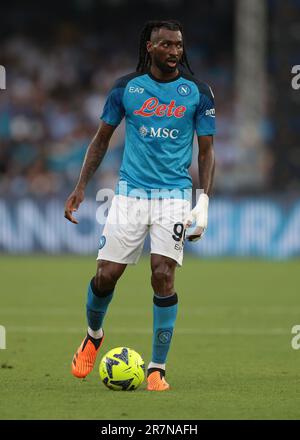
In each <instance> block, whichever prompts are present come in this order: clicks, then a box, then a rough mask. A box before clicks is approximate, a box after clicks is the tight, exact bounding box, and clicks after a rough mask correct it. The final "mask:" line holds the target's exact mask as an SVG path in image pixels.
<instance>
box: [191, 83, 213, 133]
mask: <svg viewBox="0 0 300 440" xmlns="http://www.w3.org/2000/svg"><path fill="white" fill-rule="evenodd" d="M199 93H200V96H199V104H198V106H197V110H196V114H195V128H196V133H197V135H198V136H205V135H210V134H215V132H216V114H215V102H214V95H213V93H212V90H211V88H210V87H209V86H208V85H206V84H205V85H204V84H203V86H202V87H201V89H200V90H199Z"/></svg>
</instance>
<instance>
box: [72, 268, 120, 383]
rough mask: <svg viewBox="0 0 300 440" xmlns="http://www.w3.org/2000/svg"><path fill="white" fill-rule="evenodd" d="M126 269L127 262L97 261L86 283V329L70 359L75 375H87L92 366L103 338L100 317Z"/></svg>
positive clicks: (102, 316)
mask: <svg viewBox="0 0 300 440" xmlns="http://www.w3.org/2000/svg"><path fill="white" fill-rule="evenodd" d="M125 268H126V264H119V263H115V262H112V261H104V260H100V261H99V262H98V266H97V272H96V275H95V277H94V278H92V280H91V281H90V283H89V286H88V292H87V303H86V314H87V321H88V331H87V335H86V337H85V338H84V339H83V341H82V343H81V344H80V346H79V348H78V349H77V351H76V353H75V355H74V357H73V361H72V374H73V375H74V376H76V377H78V378H84V377H86V376H87V375H88V374H89V373H90V372H91V371H92V369H93V367H94V364H95V361H96V357H97V353H98V351H99V349H100V347H101V345H102V343H103V340H104V333H103V329H102V324H103V320H104V317H105V314H106V311H107V309H108V306H109V303H110V302H111V300H112V297H113V292H114V289H115V285H116V283H117V281H118V279H119V278H120V276H121V275H122V274H123V272H124V270H125Z"/></svg>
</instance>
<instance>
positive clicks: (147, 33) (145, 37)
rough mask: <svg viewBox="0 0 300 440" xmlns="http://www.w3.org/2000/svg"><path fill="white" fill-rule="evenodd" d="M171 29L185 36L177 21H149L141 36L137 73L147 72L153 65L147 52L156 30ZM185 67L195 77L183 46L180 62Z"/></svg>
mask: <svg viewBox="0 0 300 440" xmlns="http://www.w3.org/2000/svg"><path fill="white" fill-rule="evenodd" d="M160 28H164V29H169V30H170V31H180V32H181V33H182V36H183V28H182V25H181V23H179V21H177V20H161V21H159V20H151V21H147V22H146V23H145V25H144V27H143V29H142V31H141V34H140V46H139V61H138V64H137V67H136V71H137V72H146V71H148V70H149V68H150V65H151V57H150V54H149V52H148V51H147V41H150V39H151V34H152V31H153V30H154V29H160ZM179 63H180V64H181V65H182V66H183V67H185V68H187V69H188V70H189V71H190V73H191V74H192V75H193V74H194V72H193V71H192V69H191V68H190V65H189V62H188V59H187V55H186V51H185V48H184V45H183V53H182V57H181V60H180V62H179Z"/></svg>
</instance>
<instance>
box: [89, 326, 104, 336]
mask: <svg viewBox="0 0 300 440" xmlns="http://www.w3.org/2000/svg"><path fill="white" fill-rule="evenodd" d="M88 334H89V335H90V336H91V337H92V338H94V339H100V338H102V336H103V330H102V328H99V330H92V329H91V328H90V327H88Z"/></svg>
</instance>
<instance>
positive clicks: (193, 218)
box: [184, 193, 209, 242]
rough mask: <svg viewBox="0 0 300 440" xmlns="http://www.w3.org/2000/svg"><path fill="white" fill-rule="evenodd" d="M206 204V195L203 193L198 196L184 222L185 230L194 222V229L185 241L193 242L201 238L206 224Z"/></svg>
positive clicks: (207, 202)
mask: <svg viewBox="0 0 300 440" xmlns="http://www.w3.org/2000/svg"><path fill="white" fill-rule="evenodd" d="M208 204H209V198H208V195H207V194H204V193H203V194H200V197H199V199H198V202H197V204H196V206H195V208H194V209H193V210H192V211H191V212H190V214H189V215H188V217H187V218H186V220H185V224H184V226H185V229H187V228H189V227H190V226H192V224H193V223H194V222H195V223H196V227H195V229H194V230H193V231H192V232H191V234H189V235H187V236H186V240H188V241H193V242H194V241H198V240H200V238H202V237H203V235H204V232H205V230H206V228H207V222H208Z"/></svg>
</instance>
